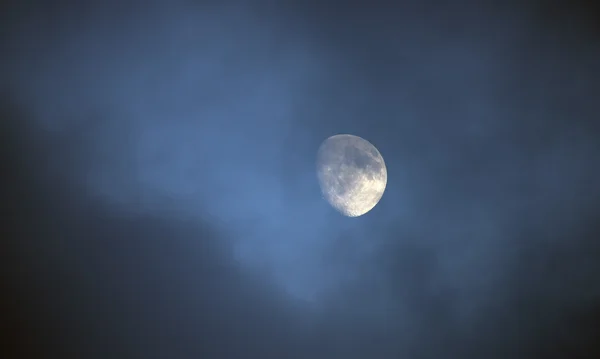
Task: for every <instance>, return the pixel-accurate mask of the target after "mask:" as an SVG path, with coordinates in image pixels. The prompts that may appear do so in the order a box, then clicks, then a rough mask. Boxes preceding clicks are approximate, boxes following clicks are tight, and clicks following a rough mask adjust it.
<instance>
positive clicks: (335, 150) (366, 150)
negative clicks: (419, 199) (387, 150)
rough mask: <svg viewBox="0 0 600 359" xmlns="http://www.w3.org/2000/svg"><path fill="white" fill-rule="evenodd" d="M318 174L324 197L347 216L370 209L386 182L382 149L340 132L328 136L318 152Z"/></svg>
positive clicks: (359, 213)
mask: <svg viewBox="0 0 600 359" xmlns="http://www.w3.org/2000/svg"><path fill="white" fill-rule="evenodd" d="M317 177H318V180H319V186H320V187H321V192H322V194H323V197H324V198H325V200H326V201H327V202H328V203H329V204H330V205H331V206H332V207H333V208H335V209H336V210H337V211H338V212H340V213H341V214H343V215H344V216H347V217H359V216H362V215H363V214H365V213H367V212H369V211H370V210H372V209H373V208H374V207H375V206H376V205H377V203H379V200H380V199H381V197H382V196H383V192H384V191H385V188H386V185H387V168H386V166H385V162H384V160H383V157H382V156H381V153H379V151H378V150H377V148H375V146H373V145H372V144H371V143H370V142H369V141H367V140H365V139H363V138H361V137H358V136H354V135H348V134H340V135H335V136H331V137H329V138H327V139H326V140H325V141H323V143H322V144H321V146H320V147H319V151H318V153H317Z"/></svg>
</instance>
